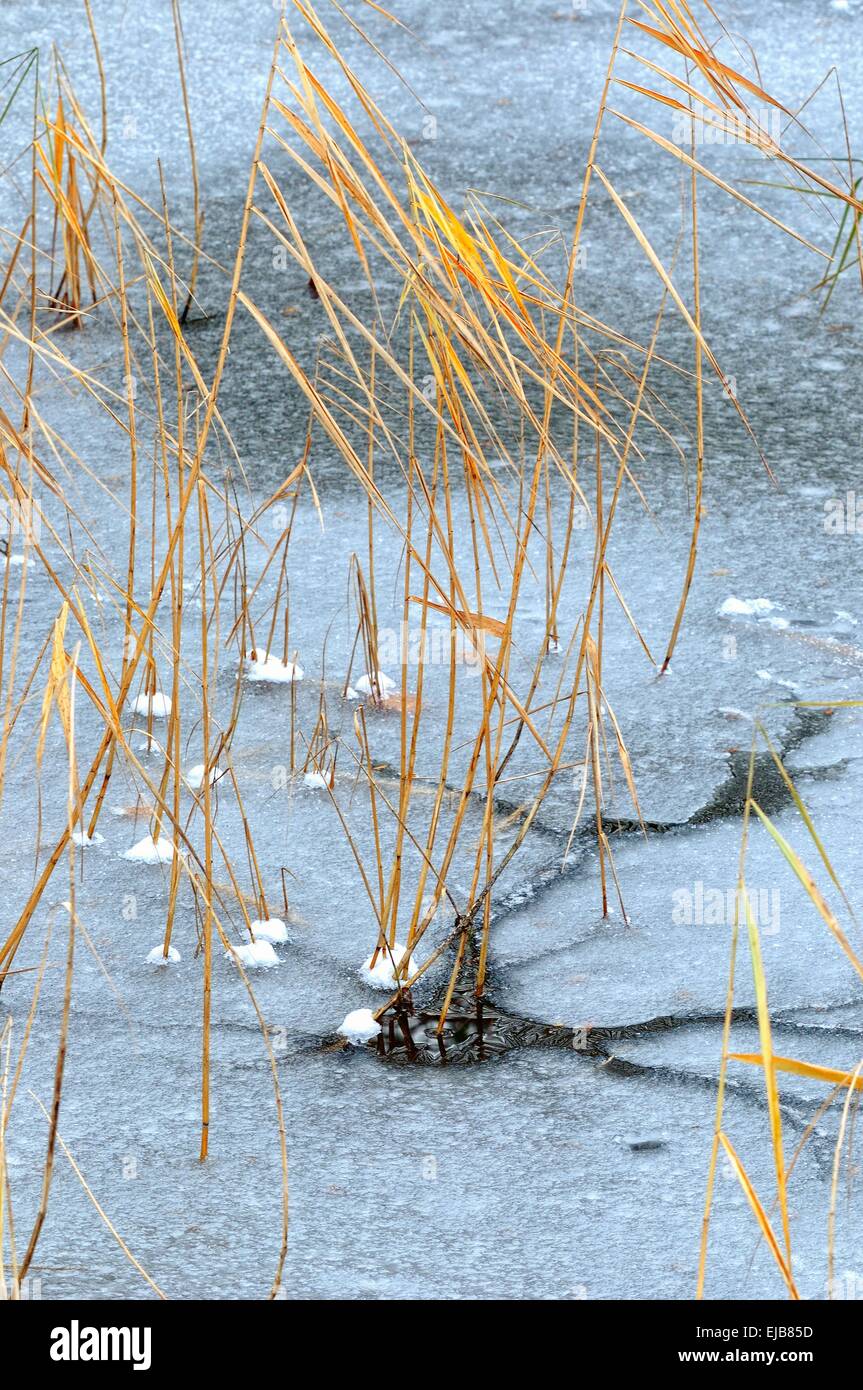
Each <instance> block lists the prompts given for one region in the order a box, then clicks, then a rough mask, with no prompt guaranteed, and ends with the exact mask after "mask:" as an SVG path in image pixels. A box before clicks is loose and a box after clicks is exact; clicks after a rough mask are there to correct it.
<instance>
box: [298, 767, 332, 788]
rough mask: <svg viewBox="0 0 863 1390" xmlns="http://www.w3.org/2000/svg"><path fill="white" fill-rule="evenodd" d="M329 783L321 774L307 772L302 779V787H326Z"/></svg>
mask: <svg viewBox="0 0 863 1390" xmlns="http://www.w3.org/2000/svg"><path fill="white" fill-rule="evenodd" d="M329 785H330V784H329V781H328V780H327V778H326V777H325V776H324V774H323V773H322V772H317V771H314V772H307V773H306V775H305V777H304V778H303V786H304V787H328V786H329Z"/></svg>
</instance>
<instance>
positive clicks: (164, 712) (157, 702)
mask: <svg viewBox="0 0 863 1390" xmlns="http://www.w3.org/2000/svg"><path fill="white" fill-rule="evenodd" d="M132 709H133V710H134V712H135V714H143V715H144V717H145V718H146V717H147V715H148V714H149V713H150V710H151V709H152V711H153V718H154V719H167V718H168V715H169V714H170V713H171V700H170V696H168V695H163V694H162V693H161V692H160V691H158V690H157V691H155V692H154V694H152V695H138V696H136V698H135V703H134V704H133V705H132Z"/></svg>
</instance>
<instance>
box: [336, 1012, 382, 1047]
mask: <svg viewBox="0 0 863 1390" xmlns="http://www.w3.org/2000/svg"><path fill="white" fill-rule="evenodd" d="M380 1031H381V1025H380V1024H379V1023H377V1022H376V1021H375V1016H374V1014H373V1013H372V1011H371V1009H354V1010H353V1012H352V1013H349V1014H348V1015H347V1017H346V1018H345V1021H344V1023H343V1024H342V1026H341V1028H340V1029H339V1033H340V1034H341V1036H342V1037H343V1038H347V1040H348V1042H349V1043H352V1044H353V1046H354V1047H362V1046H363V1045H364V1044H365V1043H367V1042H371V1040H372V1038H376V1037H377V1035H378V1033H379V1032H380Z"/></svg>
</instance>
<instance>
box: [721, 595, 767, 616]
mask: <svg viewBox="0 0 863 1390" xmlns="http://www.w3.org/2000/svg"><path fill="white" fill-rule="evenodd" d="M775 607H776V604H775V603H771V602H770V599H769V598H736V597H735V595H734V594H731V595H730V596H729V597H728V598H727V599H726V600H725V602H724V603H723V604H722V605H721V606H720V609H719V613H720V616H721V617H723V618H764V617H766V616H767V614H768V613H772V612H773V610H774V609H775Z"/></svg>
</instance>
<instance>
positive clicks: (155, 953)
mask: <svg viewBox="0 0 863 1390" xmlns="http://www.w3.org/2000/svg"><path fill="white" fill-rule="evenodd" d="M179 963H180V952H179V951H178V950H177V948H176V946H169V947H168V955H167V957H166V956H165V947H164V945H162V946H154V947H153V949H152V951H150V953H149V954H148V956H147V964H148V965H161V966H163V967H164V966H166V965H179Z"/></svg>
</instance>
